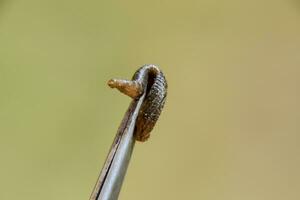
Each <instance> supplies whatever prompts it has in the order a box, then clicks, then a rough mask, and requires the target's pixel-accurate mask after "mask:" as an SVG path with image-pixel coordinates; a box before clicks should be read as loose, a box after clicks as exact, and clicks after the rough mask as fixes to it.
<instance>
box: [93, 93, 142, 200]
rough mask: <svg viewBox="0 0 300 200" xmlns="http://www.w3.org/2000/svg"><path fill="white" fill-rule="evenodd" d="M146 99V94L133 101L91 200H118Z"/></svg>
mask: <svg viewBox="0 0 300 200" xmlns="http://www.w3.org/2000/svg"><path fill="white" fill-rule="evenodd" d="M144 98H145V94H143V95H142V96H141V97H140V98H139V99H138V100H133V101H132V103H131V105H130V106H129V108H128V110H127V112H126V113H125V116H124V118H123V120H122V123H121V125H120V127H119V130H118V132H117V134H116V137H115V139H114V142H113V144H112V146H111V149H110V151H109V154H108V156H107V158H106V162H105V164H104V167H103V169H102V171H101V174H100V176H99V178H98V181H97V183H96V185H95V187H94V190H93V192H92V195H91V197H90V200H116V199H118V196H119V193H120V190H121V186H122V183H123V180H124V177H125V174H126V170H127V167H128V164H129V161H130V158H131V154H132V151H133V148H134V144H135V138H134V128H135V123H136V119H137V116H138V113H139V110H140V108H141V105H142V103H143V101H144Z"/></svg>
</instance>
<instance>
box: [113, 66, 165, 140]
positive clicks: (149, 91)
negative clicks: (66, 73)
mask: <svg viewBox="0 0 300 200" xmlns="http://www.w3.org/2000/svg"><path fill="white" fill-rule="evenodd" d="M108 85H109V86H110V87H111V88H117V89H118V90H119V91H120V92H122V93H124V94H126V95H127V96H130V97H131V98H133V99H136V98H139V97H140V96H141V95H142V94H143V93H144V92H146V96H145V99H144V101H143V103H142V106H141V109H140V112H139V114H138V117H137V120H136V125H135V137H136V140H138V141H141V142H144V141H146V140H147V139H148V138H149V137H150V132H151V131H152V129H153V127H154V125H155V123H156V121H157V120H158V118H159V115H160V113H161V111H162V109H163V106H164V104H165V100H166V96H167V88H168V85H167V82H166V79H165V77H164V75H163V73H162V72H161V70H160V69H159V68H158V67H157V66H155V65H144V66H143V67H141V68H140V69H138V70H137V71H136V72H135V74H134V75H133V78H132V80H131V81H130V80H123V79H111V80H109V81H108Z"/></svg>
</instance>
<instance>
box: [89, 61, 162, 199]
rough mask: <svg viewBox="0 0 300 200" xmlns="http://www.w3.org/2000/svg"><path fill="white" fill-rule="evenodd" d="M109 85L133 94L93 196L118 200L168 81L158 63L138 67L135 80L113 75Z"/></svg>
mask: <svg viewBox="0 0 300 200" xmlns="http://www.w3.org/2000/svg"><path fill="white" fill-rule="evenodd" d="M108 85H109V86H110V87H112V88H117V89H118V90H120V91H121V92H123V93H124V94H126V95H128V96H130V97H132V98H133V101H132V102H131V104H130V106H129V108H128V110H127V112H126V113H125V116H124V118H123V120H122V122H121V125H120V127H119V129H118V131H117V134H116V136H115V139H114V141H113V143H112V146H111V148H110V150H109V153H108V155H107V158H106V161H105V163H104V165H103V168H102V170H101V173H100V175H99V177H98V180H97V182H96V184H95V187H94V189H93V191H92V194H91V196H90V200H116V199H117V198H118V195H119V192H120V190H121V187H122V183H123V180H124V177H125V174H126V170H127V167H128V164H129V161H130V157H131V154H132V151H133V148H134V144H135V140H138V141H146V140H147V139H148V138H149V136H150V131H151V130H152V129H153V127H154V125H155V123H156V121H157V119H158V117H159V115H160V113H161V110H162V108H163V106H164V103H165V99H166V95H167V83H166V80H165V77H164V75H163V74H162V72H161V71H160V70H159V69H158V68H157V67H156V66H154V65H145V66H143V67H141V68H140V69H139V70H137V71H136V73H135V74H134V76H133V78H132V81H128V80H118V79H111V80H110V81H108Z"/></svg>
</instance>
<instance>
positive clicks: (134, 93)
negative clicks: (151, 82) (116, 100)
mask: <svg viewBox="0 0 300 200" xmlns="http://www.w3.org/2000/svg"><path fill="white" fill-rule="evenodd" d="M107 84H108V86H109V87H111V88H117V89H118V90H119V91H120V92H122V93H124V94H126V95H127V96H129V97H131V98H133V99H135V98H138V97H139V96H141V94H142V93H143V89H142V86H141V84H140V83H138V82H137V81H129V80H123V79H110V80H109V81H108V83H107Z"/></svg>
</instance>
